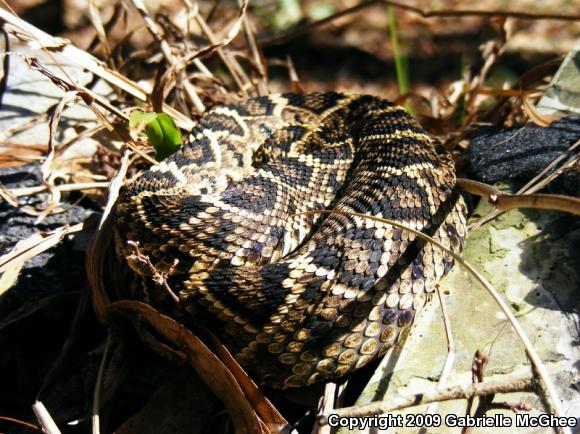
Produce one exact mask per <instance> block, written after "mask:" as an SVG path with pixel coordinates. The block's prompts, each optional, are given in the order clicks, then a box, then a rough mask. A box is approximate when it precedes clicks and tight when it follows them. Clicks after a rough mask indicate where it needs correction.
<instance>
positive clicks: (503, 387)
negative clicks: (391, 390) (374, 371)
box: [319, 378, 535, 425]
mask: <svg viewBox="0 0 580 434" xmlns="http://www.w3.org/2000/svg"><path fill="white" fill-rule="evenodd" d="M534 390H535V382H534V380H532V379H530V378H522V379H518V380H513V381H508V382H506V381H490V382H488V383H478V384H468V385H464V386H453V387H448V388H446V389H443V390H436V391H432V392H425V393H418V394H416V395H410V396H395V397H393V398H392V399H390V400H389V401H378V402H373V403H370V404H366V405H360V406H353V407H344V408H339V409H336V410H333V411H332V414H333V415H334V414H336V415H338V416H339V417H360V416H374V415H377V414H384V413H390V412H392V411H397V410H402V409H404V408H409V407H416V406H418V405H424V404H430V403H432V402H442V401H451V400H455V399H469V398H471V397H474V396H487V395H491V394H496V393H514V392H533V391H534ZM328 416H329V414H327V415H325V416H321V417H320V418H319V423H320V424H321V425H326V424H328Z"/></svg>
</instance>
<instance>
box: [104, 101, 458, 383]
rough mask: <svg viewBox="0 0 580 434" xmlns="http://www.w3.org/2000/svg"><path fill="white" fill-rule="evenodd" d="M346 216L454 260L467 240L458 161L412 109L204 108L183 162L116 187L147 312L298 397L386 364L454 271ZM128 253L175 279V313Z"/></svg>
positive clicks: (257, 104) (372, 105) (177, 158)
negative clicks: (185, 321)
mask: <svg viewBox="0 0 580 434" xmlns="http://www.w3.org/2000/svg"><path fill="white" fill-rule="evenodd" d="M321 210H335V211H339V212H341V213H340V214H338V213H335V214H332V213H330V214H328V213H320V212H317V211H321ZM349 212H350V213H352V212H355V213H360V214H365V215H367V216H376V217H383V218H387V219H391V220H395V221H397V222H400V223H402V224H404V225H406V226H408V227H410V228H413V229H416V230H418V231H422V232H424V233H426V234H428V235H430V236H432V237H433V238H435V239H436V240H438V241H439V242H441V243H442V244H443V245H444V246H446V247H448V248H449V249H451V250H452V251H454V252H456V253H459V252H460V251H461V249H462V246H463V243H464V239H465V236H466V207H465V204H464V202H463V199H462V198H461V196H460V195H459V194H458V193H457V191H456V189H455V169H454V165H453V161H452V159H451V157H450V155H448V154H447V153H446V152H444V151H442V150H440V149H439V148H438V146H437V143H436V141H435V140H434V139H433V138H431V137H430V136H429V135H428V134H427V133H426V132H425V131H424V130H423V129H422V128H421V127H420V126H419V125H418V123H417V122H416V121H415V120H414V119H413V118H412V117H411V116H410V115H408V114H407V113H406V112H405V111H404V109H403V108H402V107H400V106H397V105H394V104H393V103H391V102H388V101H386V100H383V99H380V98H377V97H373V96H366V95H346V94H340V93H330V92H329V93H311V94H284V95H271V96H264V97H257V98H250V99H246V100H243V101H241V102H239V103H237V104H232V105H227V106H222V107H218V108H215V109H213V110H210V111H209V112H207V113H206V114H205V115H204V116H203V117H202V119H201V121H200V122H199V124H198V125H197V126H196V127H195V128H194V129H193V131H192V132H191V133H190V134H189V137H188V140H187V141H186V144H185V145H184V146H183V147H182V148H181V149H180V150H179V151H178V152H177V153H176V154H174V155H172V156H171V157H169V158H168V159H167V160H165V161H162V162H160V163H158V164H157V165H155V166H153V167H151V168H150V169H149V170H147V171H145V172H143V173H142V174H140V175H139V176H138V177H136V178H135V179H134V180H132V181H131V182H130V183H128V184H127V185H125V186H124V187H123V188H122V190H121V193H120V196H119V199H118V202H117V204H116V224H115V238H116V250H117V253H118V255H119V256H120V257H121V258H124V259H125V260H126V261H127V263H128V265H129V266H130V267H131V268H132V269H133V270H134V272H135V273H136V274H137V275H140V276H141V280H142V281H143V282H144V283H145V284H144V285H143V290H142V294H141V295H142V298H143V299H144V300H145V301H147V302H149V303H151V304H153V305H154V306H160V307H164V308H167V306H172V303H173V305H174V308H175V309H181V310H182V311H187V312H191V313H192V314H193V315H196V317H197V318H201V319H202V320H203V321H204V323H205V324H207V325H208V327H209V329H210V330H212V331H213V332H214V333H215V334H216V335H217V336H218V337H219V339H220V340H221V341H222V342H223V343H224V345H226V347H227V348H228V349H229V350H230V351H231V353H232V354H233V355H234V356H235V358H236V360H237V361H238V362H239V363H240V364H241V365H242V366H243V367H244V368H246V369H247V370H248V371H249V372H250V374H252V375H253V377H254V378H255V379H256V380H257V381H258V382H259V383H260V384H262V385H265V386H270V387H274V388H291V387H302V386H306V385H310V384H313V383H317V382H320V381H324V380H328V379H334V378H338V377H341V376H343V375H346V374H348V373H350V372H353V371H354V370H356V369H359V368H361V367H363V366H365V365H366V364H367V363H369V362H371V361H372V360H375V359H377V358H378V357H381V356H382V355H383V354H384V353H385V352H386V351H387V349H388V348H389V347H391V346H392V345H393V344H394V342H395V341H396V340H397V337H398V336H399V334H400V333H401V330H403V329H405V328H406V327H408V326H409V325H410V324H412V322H413V319H414V317H415V314H416V312H417V311H418V310H419V309H420V308H421V307H422V306H423V304H424V303H425V300H426V298H427V297H428V296H429V294H431V293H433V291H434V290H435V286H436V284H437V283H438V281H439V280H440V279H441V277H442V276H443V275H444V274H445V273H446V272H447V271H448V270H449V269H450V268H451V267H452V264H453V260H452V257H451V256H450V255H449V254H447V253H444V252H443V251H442V250H440V249H438V248H437V247H435V246H433V245H432V244H430V243H426V242H424V241H423V240H421V239H419V238H417V237H416V236H415V235H414V234H413V233H411V232H409V231H407V230H404V229H400V228H397V227H394V226H393V225H391V224H385V223H381V222H376V221H373V220H370V219H366V218H362V217H357V216H352V215H348V214H343V213H349ZM134 246H137V247H138V249H139V252H140V253H141V254H143V255H146V256H148V258H149V260H150V262H151V263H152V264H154V266H155V268H157V269H158V270H159V271H161V272H164V273H167V274H168V280H167V282H168V285H169V287H170V288H171V289H172V291H173V292H174V293H175V294H177V296H178V298H179V301H178V302H177V304H175V302H174V301H172V300H171V299H170V297H169V295H168V293H167V291H163V290H161V289H159V288H157V287H156V286H155V285H152V284H151V282H150V280H151V270H150V269H148V268H147V267H144V266H143V265H142V264H141V263H140V262H139V261H135V260H134V259H132V258H134V255H131V253H132V252H133V248H134ZM167 309H171V307H169V308H167Z"/></svg>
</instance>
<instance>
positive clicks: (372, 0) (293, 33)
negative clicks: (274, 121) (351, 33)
mask: <svg viewBox="0 0 580 434" xmlns="http://www.w3.org/2000/svg"><path fill="white" fill-rule="evenodd" d="M376 4H386V5H390V6H393V7H396V8H399V9H403V10H406V11H408V12H411V13H414V14H416V15H420V16H422V17H423V18H433V17H469V16H480V17H489V18H491V17H504V18H508V17H511V18H519V19H524V20H562V21H580V15H578V14H557V13H543V14H542V13H533V12H522V11H506V10H489V11H488V10H480V9H460V10H454V9H440V10H432V9H422V8H420V7H417V6H413V5H410V4H408V3H403V2H398V1H392V0H368V1H364V2H362V3H359V4H358V5H355V6H352V7H350V8H347V9H345V10H342V11H340V12H337V13H335V14H333V15H331V16H329V17H326V18H323V19H321V20H318V21H314V22H312V23H307V24H304V25H301V26H299V27H297V28H295V29H292V30H289V31H287V32H285V33H282V34H281V35H278V36H274V37H272V38H266V39H263V40H260V41H259V42H260V44H261V45H262V46H264V45H277V44H282V43H284V42H286V41H288V40H290V39H293V38H296V37H297V36H300V35H302V34H304V33H307V32H310V31H311V30H313V29H316V28H318V27H322V26H324V25H326V24H329V23H331V22H333V21H336V20H338V19H339V18H342V17H345V16H347V15H351V14H354V13H356V12H359V11H361V10H363V9H366V8H368V7H370V6H374V5H376Z"/></svg>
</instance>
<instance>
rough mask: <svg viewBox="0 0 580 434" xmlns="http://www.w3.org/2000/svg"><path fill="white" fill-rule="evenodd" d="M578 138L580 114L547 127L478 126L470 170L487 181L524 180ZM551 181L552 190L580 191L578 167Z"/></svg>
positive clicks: (564, 150)
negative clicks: (502, 127)
mask: <svg viewBox="0 0 580 434" xmlns="http://www.w3.org/2000/svg"><path fill="white" fill-rule="evenodd" d="M579 139H580V118H564V119H560V120H558V121H556V122H553V123H552V124H551V125H550V126H549V127H547V128H541V127H538V126H536V125H533V124H527V125H524V126H523V127H514V128H507V129H498V128H491V127H485V128H479V129H478V130H476V131H475V132H474V134H473V138H472V140H471V145H470V147H469V151H470V153H471V171H472V173H473V177H474V178H475V179H477V180H479V181H482V182H485V183H488V184H494V183H496V182H500V181H511V180H514V181H519V182H524V183H525V182H527V181H529V180H530V179H532V178H533V177H534V176H536V175H537V174H538V173H540V172H541V171H542V170H543V169H544V168H545V167H546V166H547V165H548V164H550V163H551V162H552V161H553V160H555V159H556V158H558V157H559V156H560V155H562V154H564V153H565V152H566V151H567V150H568V148H569V147H570V146H571V145H573V144H574V143H575V142H576V141H578V140H579ZM577 152H578V151H577V150H576V151H575V152H573V153H571V155H569V156H568V157H566V159H569V158H571V157H572V156H573V155H574V153H577ZM566 159H564V160H563V161H562V162H561V163H560V164H559V165H558V167H560V166H561V165H562V164H563V163H564V162H565V161H566ZM551 184H552V185H549V190H550V192H554V193H562V194H570V195H574V196H578V195H579V194H580V176H579V174H578V172H577V171H575V172H574V171H572V172H569V173H564V174H562V175H560V177H559V178H558V179H556V180H555V181H554V182H553V183H551Z"/></svg>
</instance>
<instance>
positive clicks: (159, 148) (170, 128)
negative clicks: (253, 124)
mask: <svg viewBox="0 0 580 434" xmlns="http://www.w3.org/2000/svg"><path fill="white" fill-rule="evenodd" d="M129 128H131V129H136V130H141V129H143V128H145V134H146V135H147V138H148V139H149V141H150V142H151V144H152V145H153V147H154V148H155V158H156V159H157V161H162V160H165V159H166V158H167V157H169V156H170V155H171V154H173V153H174V152H176V151H177V150H178V149H179V148H180V147H181V132H180V131H179V129H178V128H177V127H176V126H175V123H174V122H173V119H172V118H171V116H169V115H166V114H165V113H145V112H142V111H140V110H135V111H133V112H132V113H131V117H130V119H129Z"/></svg>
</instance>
